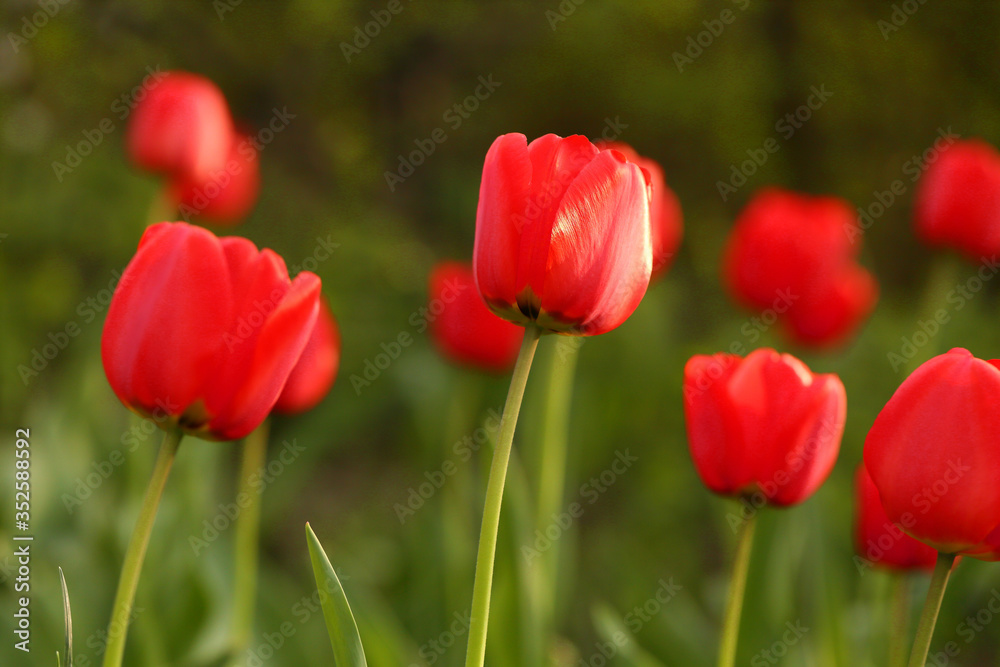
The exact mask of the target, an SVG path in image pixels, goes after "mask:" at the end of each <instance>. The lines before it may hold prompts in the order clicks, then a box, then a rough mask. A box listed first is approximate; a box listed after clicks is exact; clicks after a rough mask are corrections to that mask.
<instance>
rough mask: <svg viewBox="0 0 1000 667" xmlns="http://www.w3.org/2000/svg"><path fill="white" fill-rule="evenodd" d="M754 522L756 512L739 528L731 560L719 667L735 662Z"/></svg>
mask: <svg viewBox="0 0 1000 667" xmlns="http://www.w3.org/2000/svg"><path fill="white" fill-rule="evenodd" d="M756 524H757V514H756V513H754V514H752V515H751V516H750V518H748V519H747V520H746V521H745V522H744V523H743V526H742V527H741V528H740V536H739V538H738V540H737V544H736V557H735V560H734V561H733V577H732V579H731V580H730V582H729V598H728V599H727V600H726V617H725V620H724V621H723V625H722V639H721V641H720V642H719V662H718V665H719V667H733V665H735V664H736V640H737V639H739V636H740V615H741V614H742V612H743V594H744V593H745V592H746V588H747V572H748V571H749V570H750V552H751V551H752V550H753V534H754V529H755V528H756Z"/></svg>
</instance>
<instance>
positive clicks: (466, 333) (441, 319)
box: [428, 262, 524, 373]
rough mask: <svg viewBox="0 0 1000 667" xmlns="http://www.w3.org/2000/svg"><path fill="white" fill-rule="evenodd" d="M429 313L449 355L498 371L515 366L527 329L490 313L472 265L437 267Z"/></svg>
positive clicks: (438, 340)
mask: <svg viewBox="0 0 1000 667" xmlns="http://www.w3.org/2000/svg"><path fill="white" fill-rule="evenodd" d="M428 312H429V315H430V317H429V318H428V319H429V320H430V329H431V334H432V336H433V339H434V342H435V343H436V344H437V347H438V349H439V350H440V351H441V354H442V355H444V356H445V357H446V358H448V359H451V360H452V361H455V362H457V363H459V364H467V365H469V366H472V367H474V368H479V369H482V370H485V371H489V372H494V373H504V372H506V371H509V370H510V369H511V368H512V367H513V365H514V361H515V360H516V359H517V353H518V350H519V349H520V347H521V339H522V338H523V337H524V329H523V328H522V327H519V326H517V325H515V324H511V323H510V322H508V321H507V320H504V319H501V318H499V317H497V316H496V315H494V314H493V313H492V312H490V309H489V308H487V307H486V304H484V303H483V300H482V299H480V298H479V293H478V292H477V291H476V282H475V278H474V277H473V275H472V268H471V267H469V266H468V265H466V264H462V263H460V262H442V263H440V264H438V265H437V266H436V267H435V268H434V270H433V271H432V272H431V278H430V307H429V308H428ZM431 317H432V318H433V319H430V318H431Z"/></svg>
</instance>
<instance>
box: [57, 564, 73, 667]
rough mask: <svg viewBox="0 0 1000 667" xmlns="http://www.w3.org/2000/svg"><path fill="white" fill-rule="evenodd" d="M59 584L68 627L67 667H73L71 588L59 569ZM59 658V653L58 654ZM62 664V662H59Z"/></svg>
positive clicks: (64, 617)
mask: <svg viewBox="0 0 1000 667" xmlns="http://www.w3.org/2000/svg"><path fill="white" fill-rule="evenodd" d="M59 584H60V585H61V586H62V599H63V621H64V623H65V626H66V667H73V611H72V610H71V609H70V607H69V587H67V586H66V575H64V574H63V569H62V568H61V567H60V568H59ZM56 655H57V658H58V653H57V654H56ZM59 663H60V664H62V660H59Z"/></svg>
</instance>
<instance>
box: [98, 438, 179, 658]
mask: <svg viewBox="0 0 1000 667" xmlns="http://www.w3.org/2000/svg"><path fill="white" fill-rule="evenodd" d="M183 435H184V434H183V433H182V432H181V431H180V429H171V430H168V431H165V432H164V434H163V444H161V445H160V452H159V454H157V457H156V465H155V466H154V467H153V476H152V477H151V478H150V480H149V486H148V487H146V495H145V496H144V497H143V499H142V507H141V508H140V510H139V518H138V519H136V522H135V528H133V529H132V537H131V538H130V539H129V542H128V547H127V548H126V550H125V562H124V563H122V571H121V576H120V578H119V579H118V591H117V593H115V603H114V606H113V607H112V610H111V622H110V623H109V624H108V644H107V648H106V649H105V652H104V663H103V664H104V667H120V666H121V664H122V657H123V656H124V654H125V637H126V635H127V634H128V626H129V622H130V621H131V617H132V604H133V602H134V601H135V591H136V589H137V588H138V586H139V574H140V573H141V572H142V561H143V559H144V558H145V557H146V547H147V546H149V536H150V534H151V533H152V532H153V523H154V521H155V520H156V510H157V508H158V507H159V506H160V498H161V497H162V496H163V487H165V486H166V484H167V476H168V475H170V468H171V466H172V465H173V463H174V458H175V457H176V456H177V448H178V446H179V445H180V444H181V438H182V437H183Z"/></svg>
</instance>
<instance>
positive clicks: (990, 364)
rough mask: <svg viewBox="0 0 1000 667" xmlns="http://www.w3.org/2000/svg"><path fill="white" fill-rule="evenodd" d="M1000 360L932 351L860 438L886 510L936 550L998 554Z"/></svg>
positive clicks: (984, 557) (999, 557)
mask: <svg viewBox="0 0 1000 667" xmlns="http://www.w3.org/2000/svg"><path fill="white" fill-rule="evenodd" d="M998 396H1000V360H995V359H994V360H990V361H983V360H981V359H977V358H975V357H973V356H972V354H971V353H970V352H969V351H968V350H963V349H954V350H951V351H950V352H948V353H946V354H942V355H939V356H937V357H934V358H933V359H931V360H930V361H928V362H926V363H924V364H923V365H921V366H920V367H919V368H917V370H915V371H914V372H913V374H912V375H910V376H909V377H908V378H906V380H904V381H903V383H902V384H901V385H900V386H899V388H898V389H897V390H896V393H895V394H893V395H892V398H890V399H889V402H888V403H886V405H885V407H884V408H883V409H882V412H880V413H879V415H878V417H877V418H876V419H875V424H874V425H873V426H872V428H871V430H870V431H869V432H868V437H867V439H866V440H865V467H866V468H867V469H868V472H869V473H870V474H871V477H872V481H873V482H874V483H875V486H876V487H877V488H878V493H879V497H881V499H882V506H883V507H884V508H885V512H886V515H887V516H888V517H889V519H890V520H891V521H894V522H896V523H899V524H900V525H902V526H904V527H906V529H907V532H908V533H909V534H910V535H912V536H913V537H915V538H917V539H918V540H920V541H922V542H924V543H926V544H929V545H930V546H932V547H934V548H935V549H937V550H938V551H940V552H942V553H958V554H962V555H967V556H972V557H973V558H979V559H982V560H1000V447H998V446H997V442H998V439H1000V407H998V403H997V397H998Z"/></svg>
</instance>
